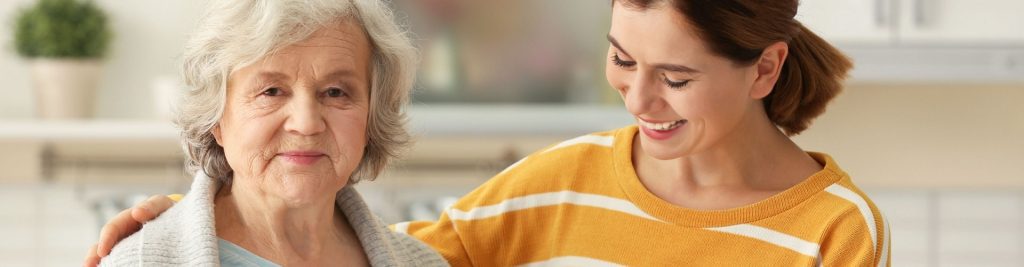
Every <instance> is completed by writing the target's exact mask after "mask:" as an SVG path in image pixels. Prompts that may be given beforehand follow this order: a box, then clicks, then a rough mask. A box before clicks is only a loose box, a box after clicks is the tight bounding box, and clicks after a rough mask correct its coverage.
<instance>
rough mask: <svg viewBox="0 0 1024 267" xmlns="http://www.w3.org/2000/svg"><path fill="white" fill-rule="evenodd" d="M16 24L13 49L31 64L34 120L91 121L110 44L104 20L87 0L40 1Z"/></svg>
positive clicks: (100, 13)
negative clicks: (36, 118)
mask: <svg viewBox="0 0 1024 267" xmlns="http://www.w3.org/2000/svg"><path fill="white" fill-rule="evenodd" d="M14 24H15V26H14V27H15V29H14V43H15V48H16V50H17V51H18V54H20V55H21V56H22V57H24V58H27V59H28V60H29V62H30V64H31V68H32V79H33V84H34V87H35V90H36V107H37V108H36V110H37V112H38V115H39V116H40V117H42V118H44V119H81V118H87V117H90V116H91V114H92V107H93V100H94V98H95V91H96V86H97V85H98V83H99V77H100V74H101V70H102V65H101V59H102V58H103V56H104V54H105V53H106V51H107V47H108V46H109V44H110V39H111V31H110V29H109V26H108V24H107V16H106V14H105V13H104V12H103V11H102V10H100V8H99V7H97V6H96V4H94V3H93V2H92V1H88V0H39V1H38V2H37V3H36V4H35V5H33V6H30V7H28V8H25V9H22V10H21V11H20V13H19V14H18V15H17V18H16V20H15V23H14Z"/></svg>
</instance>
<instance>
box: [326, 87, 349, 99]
mask: <svg viewBox="0 0 1024 267" xmlns="http://www.w3.org/2000/svg"><path fill="white" fill-rule="evenodd" d="M324 94H325V95H327V97H342V96H345V91H343V90H341V88H337V87H331V88H328V89H327V91H325V92H324Z"/></svg>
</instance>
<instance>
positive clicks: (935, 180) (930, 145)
mask: <svg viewBox="0 0 1024 267" xmlns="http://www.w3.org/2000/svg"><path fill="white" fill-rule="evenodd" d="M1022 101H1024V85H1021V84H1016V85H1014V84H1008V85H994V84H987V85H986V84H933V85H927V84H852V85H850V86H849V87H848V88H846V90H845V92H843V94H842V95H840V96H839V98H838V99H837V100H836V102H835V103H833V104H832V105H831V106H829V108H828V111H826V113H825V115H823V116H822V117H821V118H819V119H818V120H817V121H816V122H815V124H814V125H812V126H811V128H810V130H808V131H807V132H806V133H804V134H802V135H800V136H798V137H796V138H795V139H796V140H797V142H798V143H799V144H800V145H801V146H802V147H804V149H807V150H816V151H824V152H828V153H830V154H832V155H833V156H834V158H835V159H836V160H837V161H838V162H839V163H840V166H841V167H843V168H844V169H846V170H847V171H848V172H850V173H851V175H853V177H854V179H855V180H859V181H863V183H868V184H873V185H883V186H912V185H929V186H940V187H950V186H960V187H972V186H1015V187H1022V186H1024V138H1022V137H1024V105H1021V102H1022Z"/></svg>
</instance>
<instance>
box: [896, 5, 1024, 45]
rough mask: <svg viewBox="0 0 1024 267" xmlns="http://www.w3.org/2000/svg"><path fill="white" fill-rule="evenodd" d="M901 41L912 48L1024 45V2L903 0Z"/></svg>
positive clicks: (901, 8) (900, 15)
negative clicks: (927, 46) (913, 46)
mask: <svg viewBox="0 0 1024 267" xmlns="http://www.w3.org/2000/svg"><path fill="white" fill-rule="evenodd" d="M901 1H902V2H901V3H900V8H899V10H900V12H899V13H900V14H899V16H897V17H899V20H900V24H901V25H902V26H901V27H900V30H899V36H900V37H899V38H900V42H901V43H902V44H911V45H937V46H948V45H979V46H1020V45H1024V15H1022V14H1024V1H1021V0H901Z"/></svg>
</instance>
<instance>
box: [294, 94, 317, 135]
mask: <svg viewBox="0 0 1024 267" xmlns="http://www.w3.org/2000/svg"><path fill="white" fill-rule="evenodd" d="M291 102H292V103H290V106H291V108H290V109H289V114H288V119H287V120H286V121H285V123H284V127H285V130H287V131H289V132H293V133H297V134H300V135H315V134H318V133H321V132H323V131H324V130H326V129H327V123H326V122H325V121H324V116H323V114H321V112H323V104H321V103H320V101H319V99H317V97H316V96H315V95H307V96H304V97H295V98H292V101H291Z"/></svg>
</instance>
